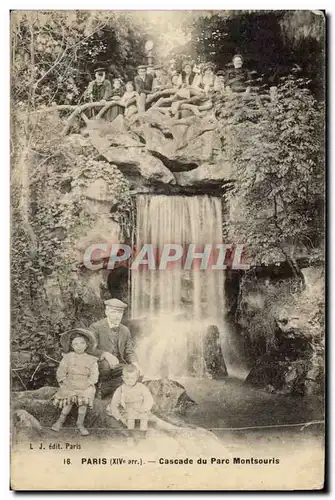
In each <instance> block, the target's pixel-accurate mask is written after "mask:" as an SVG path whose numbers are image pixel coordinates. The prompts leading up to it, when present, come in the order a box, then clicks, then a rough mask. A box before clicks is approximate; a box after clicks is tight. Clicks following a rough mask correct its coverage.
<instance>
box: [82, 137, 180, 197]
mask: <svg viewBox="0 0 335 500" xmlns="http://www.w3.org/2000/svg"><path fill="white" fill-rule="evenodd" d="M89 137H90V140H91V143H92V145H93V146H94V147H95V148H96V149H97V151H98V152H99V153H100V154H101V156H103V157H104V158H106V160H108V161H109V162H110V163H113V164H115V165H116V166H117V167H118V168H119V169H120V170H121V172H122V173H123V174H124V175H125V176H126V177H127V178H128V180H129V182H130V185H131V187H132V188H134V187H136V186H137V185H138V184H140V185H141V184H144V185H148V184H149V185H150V184H153V185H155V184H157V183H158V184H160V183H161V184H175V183H176V180H175V178H174V176H173V174H172V173H171V172H170V170H169V169H168V168H167V167H166V166H165V165H164V164H163V162H162V161H161V160H159V159H158V158H155V157H154V156H152V155H151V154H149V153H148V152H147V151H146V150H145V148H144V147H143V145H141V144H139V145H138V146H134V145H133V146H122V145H121V146H120V145H111V142H110V140H109V138H108V136H103V135H101V134H100V130H98V131H97V130H94V129H93V130H89ZM115 141H116V139H115ZM114 144H116V143H115V142H114Z"/></svg>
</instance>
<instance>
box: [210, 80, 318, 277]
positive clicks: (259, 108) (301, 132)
mask: <svg viewBox="0 0 335 500" xmlns="http://www.w3.org/2000/svg"><path fill="white" fill-rule="evenodd" d="M307 83H308V82H306V81H305V79H303V78H299V77H298V76H297V75H294V74H292V75H291V76H289V77H288V78H283V79H282V80H281V83H280V85H279V86H278V89H277V91H276V94H273V96H272V99H265V98H263V99H262V100H260V99H259V96H257V95H255V94H253V93H252V92H251V93H250V94H246V95H244V97H242V96H241V94H236V95H232V96H231V97H230V98H227V99H225V100H224V101H222V100H221V101H219V102H217V103H216V109H217V111H216V112H217V116H218V118H219V120H220V123H221V134H222V139H223V142H224V147H225V148H226V150H227V152H228V154H229V157H230V160H231V162H232V164H233V170H234V188H233V190H232V191H231V192H230V193H229V194H228V201H229V203H230V204H231V207H232V212H231V213H232V218H231V220H230V221H229V225H230V233H231V238H233V239H234V240H235V241H239V242H243V243H245V244H246V245H247V247H248V254H249V255H250V256H251V257H252V259H253V262H254V263H256V264H270V263H271V264H274V263H279V262H280V261H282V260H283V259H284V260H286V261H287V262H288V263H289V265H290V266H291V269H292V272H293V274H294V275H295V276H297V277H299V278H302V275H301V272H300V269H299V265H298V262H297V257H298V256H299V255H300V254H301V253H304V254H306V253H308V254H309V255H311V254H317V255H318V256H319V257H321V256H322V251H321V250H320V248H322V244H323V226H324V221H323V217H324V215H323V205H324V144H323V136H324V130H323V127H324V124H323V106H322V105H321V104H320V103H319V102H318V101H317V100H316V99H315V97H313V95H312V93H311V92H310V91H309V90H308V88H307V86H306V85H307Z"/></svg>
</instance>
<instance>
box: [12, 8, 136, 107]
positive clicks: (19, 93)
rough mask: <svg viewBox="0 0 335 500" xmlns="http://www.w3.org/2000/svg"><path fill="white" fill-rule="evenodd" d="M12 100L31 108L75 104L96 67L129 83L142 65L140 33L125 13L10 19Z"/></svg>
mask: <svg viewBox="0 0 335 500" xmlns="http://www.w3.org/2000/svg"><path fill="white" fill-rule="evenodd" d="M11 24H12V33H11V34H12V97H13V99H14V101H15V102H20V103H24V102H26V101H27V100H30V101H31V105H33V106H35V105H40V104H45V105H50V104H51V103H53V102H56V103H57V104H58V103H60V104H72V103H76V102H77V101H78V100H79V99H80V97H81V96H82V94H83V92H84V90H85V88H86V86H87V84H88V82H89V81H90V80H91V79H92V71H93V70H94V68H95V67H96V65H98V64H99V65H101V64H102V65H104V66H105V67H106V68H107V71H108V72H109V73H110V75H109V76H110V77H115V76H121V77H123V78H125V79H126V78H132V77H133V76H134V73H135V68H136V66H137V65H138V64H140V63H143V62H144V61H145V53H144V43H145V38H144V35H143V32H141V30H140V28H139V27H138V26H137V25H136V23H135V21H134V17H130V16H129V15H127V13H117V12H115V13H112V12H91V11H71V12H69V11H49V12H43V11H29V12H27V11H26V12H25V11H22V12H14V13H12V23H11Z"/></svg>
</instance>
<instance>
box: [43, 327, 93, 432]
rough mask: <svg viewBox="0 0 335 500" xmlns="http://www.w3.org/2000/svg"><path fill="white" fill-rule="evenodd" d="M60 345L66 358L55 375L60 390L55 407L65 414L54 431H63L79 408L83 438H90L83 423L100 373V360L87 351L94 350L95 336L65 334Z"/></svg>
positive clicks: (79, 330) (77, 331)
mask: <svg viewBox="0 0 335 500" xmlns="http://www.w3.org/2000/svg"><path fill="white" fill-rule="evenodd" d="M61 344H62V347H63V350H64V352H65V354H64V355H63V359H62V361H61V362H60V364H59V366H58V369H57V372H56V377H57V381H58V383H59V386H60V389H59V390H58V391H57V392H56V394H55V395H54V396H53V404H54V405H55V406H58V407H59V408H61V410H62V411H61V414H60V417H59V419H58V420H57V422H55V423H54V425H53V426H52V427H51V429H52V430H53V431H55V432H59V431H60V429H61V428H62V426H63V424H64V422H65V420H66V417H67V416H68V414H69V413H70V411H71V408H72V406H73V405H74V404H75V405H77V406H78V419H77V428H78V430H79V432H80V434H81V435H82V436H87V435H88V434H89V432H88V430H87V429H86V428H85V427H84V420H85V416H86V411H87V408H88V407H89V408H92V406H93V400H94V395H95V384H96V383H97V382H98V377H99V369H98V360H97V358H96V357H94V356H91V355H90V354H87V353H86V350H87V348H88V347H90V348H91V349H94V348H95V347H96V340H95V337H94V335H93V333H91V332H89V331H88V330H84V329H82V328H76V329H74V330H69V331H68V332H65V333H63V334H62V336H61ZM71 349H72V350H71Z"/></svg>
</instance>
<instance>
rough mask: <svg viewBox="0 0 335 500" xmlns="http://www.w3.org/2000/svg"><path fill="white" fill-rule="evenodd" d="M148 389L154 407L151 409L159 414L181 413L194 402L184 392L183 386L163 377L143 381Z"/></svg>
mask: <svg viewBox="0 0 335 500" xmlns="http://www.w3.org/2000/svg"><path fill="white" fill-rule="evenodd" d="M143 383H144V384H145V385H146V386H147V387H148V389H149V390H150V392H151V394H152V396H153V398H154V401H155V407H154V408H153V411H156V412H158V413H159V414H164V413H169V412H172V411H177V412H178V413H181V414H183V413H184V412H185V411H186V410H187V409H188V408H190V407H192V406H194V405H195V404H196V403H195V402H194V401H193V399H191V398H190V397H189V396H188V394H187V393H186V390H185V387H184V386H183V385H181V384H180V383H179V382H176V381H174V380H170V379H168V378H163V379H160V380H148V381H145V382H143Z"/></svg>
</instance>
